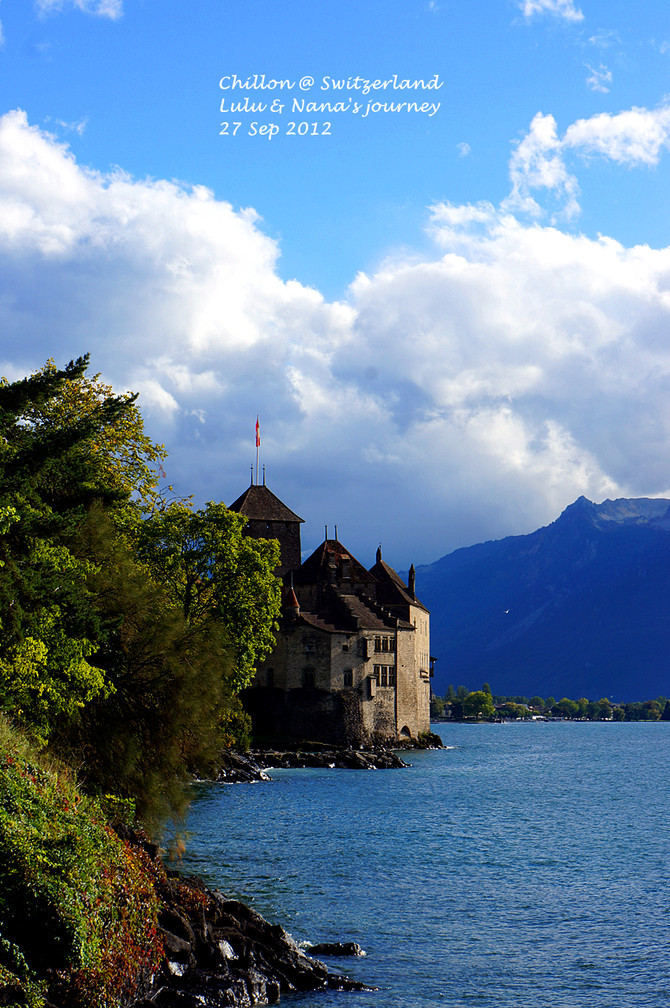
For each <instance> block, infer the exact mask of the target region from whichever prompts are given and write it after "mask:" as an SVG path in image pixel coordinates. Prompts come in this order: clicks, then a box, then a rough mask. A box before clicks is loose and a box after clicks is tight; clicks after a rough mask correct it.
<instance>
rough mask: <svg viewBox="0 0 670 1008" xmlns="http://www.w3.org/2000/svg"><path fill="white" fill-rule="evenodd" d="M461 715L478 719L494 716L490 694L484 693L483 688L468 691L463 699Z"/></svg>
mask: <svg viewBox="0 0 670 1008" xmlns="http://www.w3.org/2000/svg"><path fill="white" fill-rule="evenodd" d="M463 716H464V717H468V718H470V717H471V718H477V719H478V720H481V719H483V718H492V717H495V707H494V706H493V700H492V699H491V694H490V693H485V692H484V690H476V691H475V692H474V693H468V695H467V696H466V697H465V699H464V700H463Z"/></svg>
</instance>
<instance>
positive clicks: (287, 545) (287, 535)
mask: <svg viewBox="0 0 670 1008" xmlns="http://www.w3.org/2000/svg"><path fill="white" fill-rule="evenodd" d="M263 479H264V480H265V476H264V477H263ZM229 509H230V510H231V511H236V512H237V513H238V514H241V515H244V517H245V518H247V525H246V527H245V529H244V534H245V535H248V536H252V538H254V539H277V540H278V541H279V547H280V549H281V559H280V561H279V567H278V568H277V577H279V578H283V577H284V575H285V574H287V573H288V572H289V571H295V570H297V569H298V567H299V566H300V562H301V556H300V526H301V525H302V522H303V519H302V518H299V517H298V515H297V514H294V513H293V511H291V509H290V508H288V507H286V505H285V504H284V503H283V502H282V501H280V500H279V497H277V496H276V494H273V493H272V491H271V490H270V489H268V487H266V485H265V482H263V483H262V484H259V483H252V484H251V486H249V487H248V488H247V489H246V490H245V491H244V493H243V494H242V495H241V496H240V497H238V498H237V500H236V501H235V502H234V503H233V504H230V505H229Z"/></svg>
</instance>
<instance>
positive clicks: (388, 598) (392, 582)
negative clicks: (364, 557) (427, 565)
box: [370, 549, 428, 612]
mask: <svg viewBox="0 0 670 1008" xmlns="http://www.w3.org/2000/svg"><path fill="white" fill-rule="evenodd" d="M370 573H371V574H373V575H374V576H375V578H376V580H377V582H378V585H377V598H378V599H379V601H380V602H381V603H382V605H388V606H393V605H415V606H418V607H419V608H420V609H425V610H426V612H428V610H427V609H426V607H425V605H423V603H422V602H419V600H418V598H415V597H413V596H412V595H411V594H410V591H409V589H408V587H407V585H406V584H405V583H404V581H403V580H402V578H401V577H400V575H399V574H398V573H397V572H396V571H394V570H393V567H389V565H388V564H387V563H386V562H385V561H384V560H382V551H381V549H378V550H377V563H376V564H375V565H374V567H371V568H370Z"/></svg>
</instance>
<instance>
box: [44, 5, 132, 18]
mask: <svg viewBox="0 0 670 1008" xmlns="http://www.w3.org/2000/svg"><path fill="white" fill-rule="evenodd" d="M35 6H36V8H37V10H38V12H39V13H40V14H60V12H61V11H63V10H68V9H74V10H79V11H82V12H83V13H84V14H94V15H95V16H96V17H105V18H109V19H110V20H111V21H116V20H117V19H118V18H120V17H121V16H122V15H123V0H35Z"/></svg>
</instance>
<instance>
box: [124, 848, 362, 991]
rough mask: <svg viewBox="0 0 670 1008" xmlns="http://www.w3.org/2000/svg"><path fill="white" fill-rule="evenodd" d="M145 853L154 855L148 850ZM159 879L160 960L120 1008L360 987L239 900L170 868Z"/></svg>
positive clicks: (327, 949) (348, 950) (338, 951)
mask: <svg viewBox="0 0 670 1008" xmlns="http://www.w3.org/2000/svg"><path fill="white" fill-rule="evenodd" d="M146 848H148V849H149V852H150V855H152V856H153V857H155V858H157V852H156V850H155V848H153V845H150V844H146V845H145V849H146ZM152 848H153V849H152ZM161 875H162V879H161V881H160V882H159V885H158V889H159V894H160V897H161V900H162V903H163V909H162V910H161V913H160V917H159V925H160V929H161V932H162V938H163V942H164V946H165V958H164V960H163V963H162V966H161V968H160V970H159V972H158V973H157V974H156V975H154V976H153V977H150V978H149V977H148V978H146V982H145V984H144V985H143V989H142V990H141V992H140V995H139V996H138V997H137V998H136V999H135V1000H134V1001H132V1002H131V1003H130V1004H129V1005H128V1006H127V1008H251V1006H253V1005H265V1004H270V1005H271V1004H277V1002H278V1001H279V1000H280V997H281V995H282V994H288V993H291V992H301V991H302V992H304V991H319V990H347V991H350V990H365V989H367V988H366V987H365V985H364V984H362V983H359V982H358V981H356V980H352V979H351V978H349V977H347V976H341V975H339V974H336V973H331V972H330V971H329V970H328V968H327V967H326V966H325V965H324V964H323V963H322V962H320V961H319V960H318V959H316V958H313V957H312V956H310V955H307V954H306V953H305V952H303V951H302V949H300V948H299V947H298V945H297V944H296V943H295V942H294V940H293V939H292V938H291V936H290V935H289V934H287V932H286V931H284V929H283V928H282V927H280V926H279V925H276V924H270V923H269V922H268V921H266V920H265V919H264V918H263V917H261V916H260V914H258V913H256V912H255V911H254V910H251V909H250V908H249V907H247V906H245V905H244V904H243V903H240V902H238V901H237V900H231V899H227V898H226V897H225V896H223V895H221V893H218V892H214V891H212V890H211V889H208V888H207V887H206V886H205V885H204V884H203V883H202V882H201V881H200V880H199V879H197V878H191V877H187V876H183V875H180V874H178V873H176V872H171V871H168V872H165V873H163V872H161ZM316 948H318V947H317V946H315V949H316ZM321 949H322V951H321V953H320V954H323V955H328V954H331V955H361V954H363V952H362V949H360V946H358V945H356V944H355V943H353V942H345V943H342V944H341V945H333V946H327V945H326V946H322V947H321Z"/></svg>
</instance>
